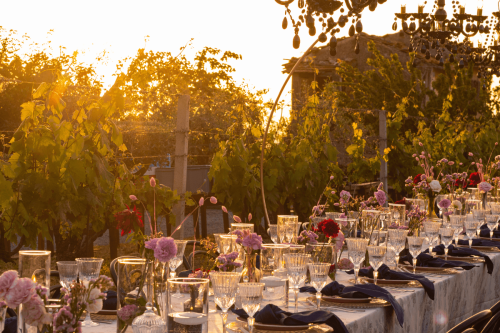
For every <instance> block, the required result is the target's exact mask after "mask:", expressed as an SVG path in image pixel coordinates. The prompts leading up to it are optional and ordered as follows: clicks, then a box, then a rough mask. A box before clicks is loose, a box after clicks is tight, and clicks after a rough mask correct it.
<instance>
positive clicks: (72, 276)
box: [57, 261, 78, 288]
mask: <svg viewBox="0 0 500 333" xmlns="http://www.w3.org/2000/svg"><path fill="white" fill-rule="evenodd" d="M57 271H58V272H59V282H60V283H61V285H62V286H63V288H69V287H70V285H71V283H72V282H73V281H75V280H76V279H77V278H78V263H77V262H76V261H58V262H57Z"/></svg>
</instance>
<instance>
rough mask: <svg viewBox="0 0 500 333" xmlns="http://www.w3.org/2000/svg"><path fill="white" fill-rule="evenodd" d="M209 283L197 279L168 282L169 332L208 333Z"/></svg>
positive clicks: (206, 280)
mask: <svg viewBox="0 0 500 333" xmlns="http://www.w3.org/2000/svg"><path fill="white" fill-rule="evenodd" d="M209 282H210V280H209V279H195V278H176V279H169V280H168V281H167V292H168V293H167V304H168V306H167V308H168V310H167V332H179V333H181V332H182V333H184V332H185V333H208V311H209V309H208V289H209ZM174 295H175V296H174Z"/></svg>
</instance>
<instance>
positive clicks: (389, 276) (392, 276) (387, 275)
mask: <svg viewBox="0 0 500 333" xmlns="http://www.w3.org/2000/svg"><path fill="white" fill-rule="evenodd" d="M347 274H354V270H350V271H349V272H347ZM358 275H359V276H364V277H369V278H371V279H373V268H371V267H370V268H369V269H366V268H362V269H360V270H359V274H358ZM378 279H379V280H417V281H418V282H420V284H422V286H423V287H424V290H425V292H426V294H427V295H428V296H429V298H430V299H432V300H434V283H432V282H431V281H430V280H429V279H427V278H426V277H425V276H423V275H418V274H412V273H405V272H395V271H393V270H391V269H390V268H389V267H387V265H385V264H382V266H380V268H379V269H378Z"/></svg>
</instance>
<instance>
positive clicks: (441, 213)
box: [435, 194, 448, 218]
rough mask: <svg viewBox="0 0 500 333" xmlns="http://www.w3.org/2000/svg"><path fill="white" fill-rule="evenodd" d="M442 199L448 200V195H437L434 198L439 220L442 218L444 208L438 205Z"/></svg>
mask: <svg viewBox="0 0 500 333" xmlns="http://www.w3.org/2000/svg"><path fill="white" fill-rule="evenodd" d="M444 199H448V195H446V194H439V195H437V196H436V201H435V202H436V205H437V206H438V208H439V215H438V217H439V218H443V209H444V207H441V205H440V203H441V201H443V200H444Z"/></svg>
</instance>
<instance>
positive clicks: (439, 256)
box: [436, 254, 484, 262]
mask: <svg viewBox="0 0 500 333" xmlns="http://www.w3.org/2000/svg"><path fill="white" fill-rule="evenodd" d="M436 257H438V258H441V259H445V257H444V254H443V255H437V256H436ZM446 260H450V261H465V262H484V259H483V258H482V257H455V256H448V259H446Z"/></svg>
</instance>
